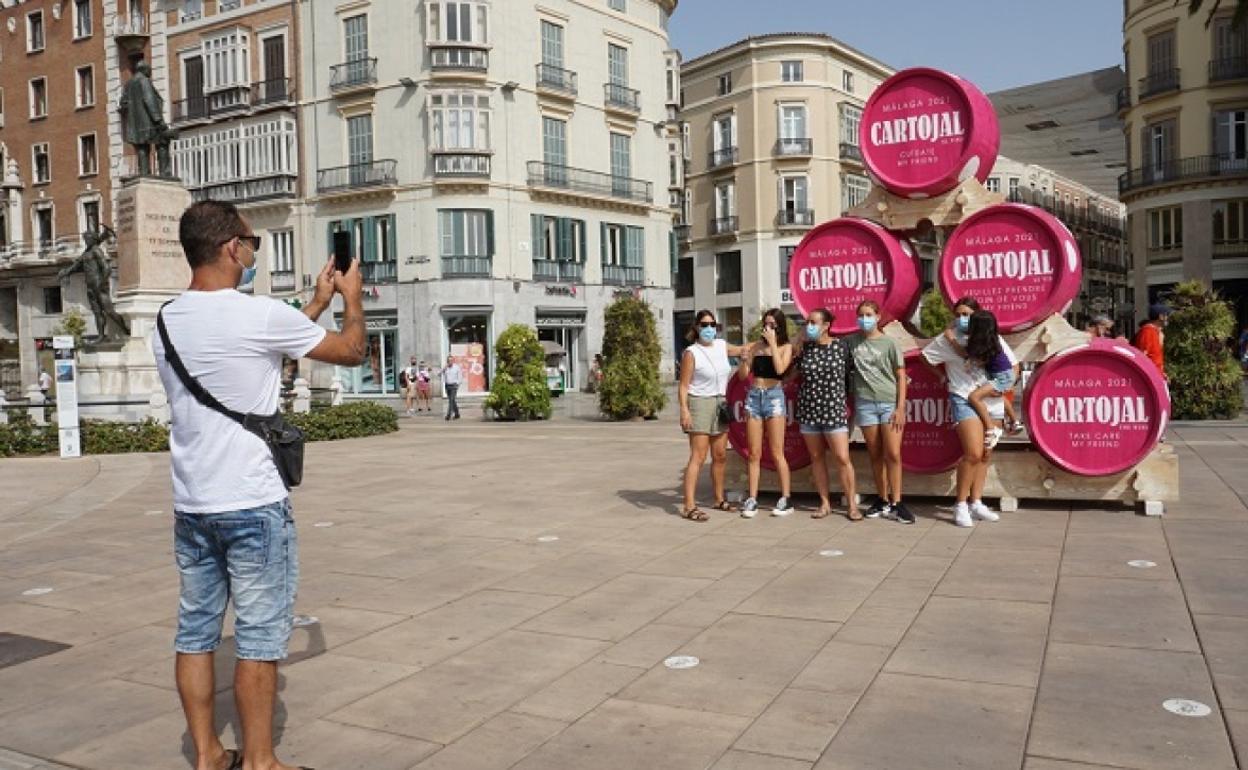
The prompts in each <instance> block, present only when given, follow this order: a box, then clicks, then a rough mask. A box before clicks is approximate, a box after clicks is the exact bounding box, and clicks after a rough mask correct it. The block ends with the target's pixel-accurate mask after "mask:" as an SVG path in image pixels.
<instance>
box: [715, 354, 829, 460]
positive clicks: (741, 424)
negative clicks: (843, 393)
mask: <svg viewBox="0 0 1248 770" xmlns="http://www.w3.org/2000/svg"><path fill="white" fill-rule="evenodd" d="M753 381H754V379H753V377H751V378H750V379H748V380H742V379H740V378H739V377H737V376H736V375H735V374H734V375H733V377H732V380H731V381H730V382H729V383H728V394H727V396H728V408H729V409H731V410H732V424H731V425H729V426H728V443H729V444H731V445H732V448H733V449H735V450H737V454H739V455H741V456H742V457H744V458H745V459H746V460H749V459H750V442H749V440H748V439H747V438H746V435H745V420H746V417H747V415H746V413H745V396H746V394H748V393H749V392H750V385H751V384H752V383H753ZM799 382H800V381H799V380H798V379H796V378H795V379H792V380H789V381H787V382H785V383H784V397H785V400H786V401H788V408H789V418H788V422H787V424H786V426H785V429H784V459H786V460H788V461H789V470H794V471H795V470H798V469H799V468H805V467H806V466H807V465H810V452H809V450H807V449H806V441H805V440H804V439H803V438H802V431H801V427H800V426H799V425H798V424H797V389H798V385H799ZM762 464H763V467H764V468H766V469H768V470H772V471H774V470H775V469H776V462H775V459H774V458H773V457H772V456H771V449H769V448H768V447H767V442H766V441H764V442H763V459H762Z"/></svg>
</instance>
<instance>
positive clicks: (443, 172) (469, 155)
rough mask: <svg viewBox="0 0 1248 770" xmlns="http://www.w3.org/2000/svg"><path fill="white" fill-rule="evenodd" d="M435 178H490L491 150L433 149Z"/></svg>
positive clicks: (453, 179) (451, 179) (450, 179)
mask: <svg viewBox="0 0 1248 770" xmlns="http://www.w3.org/2000/svg"><path fill="white" fill-rule="evenodd" d="M432 153H433V178H434V179H435V180H449V181H456V180H461V181H463V180H474V179H475V180H485V181H488V180H489V178H490V151H489V150H433V151H432Z"/></svg>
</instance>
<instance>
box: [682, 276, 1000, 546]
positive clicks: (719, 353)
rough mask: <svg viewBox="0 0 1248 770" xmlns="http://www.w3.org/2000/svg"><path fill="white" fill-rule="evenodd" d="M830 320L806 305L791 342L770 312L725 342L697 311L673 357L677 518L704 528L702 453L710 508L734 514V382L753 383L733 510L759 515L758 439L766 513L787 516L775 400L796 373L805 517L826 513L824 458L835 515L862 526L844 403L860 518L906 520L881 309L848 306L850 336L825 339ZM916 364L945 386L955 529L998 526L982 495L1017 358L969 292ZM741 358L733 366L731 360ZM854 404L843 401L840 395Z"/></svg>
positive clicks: (894, 376) (782, 421) (899, 400)
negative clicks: (832, 473) (852, 437)
mask: <svg viewBox="0 0 1248 770" xmlns="http://www.w3.org/2000/svg"><path fill="white" fill-rule="evenodd" d="M834 320H835V319H834V317H833V315H832V313H831V312H830V311H828V310H827V309H824V308H819V309H816V310H812V311H811V312H810V313H809V314H808V315H807V317H806V319H805V325H804V327H803V328H802V330H801V333H800V334H799V335H798V337H799V339H797V340H792V341H791V340H790V339H789V333H788V323H787V319H786V318H785V316H784V314H783V313H782V312H781V311H780V310H778V309H772V310H768V311H767V312H766V313H764V314H763V318H762V332H761V336H760V338H759V339H758V341H756V342H753V343H750V344H747V345H731V344H728V343H727V342H726V341H725V340H723V339H721V338H720V337H719V324H718V322H717V321H716V318H715V314H714V313H712V312H711V311H710V310H702V311H699V312H698V314H697V316H696V318H695V321H694V325H693V327H692V328H691V329H690V331H689V340H690V341H691V342H692V343H693V344H691V345H689V346H688V347H687V348H686V349H685V352H684V353H683V354H682V357H681V369H680V372H681V376H680V387H679V391H678V392H679V400H680V425H681V428H682V429H683V430H684V431H685V433H686V434H688V436H689V463H688V465H687V466H686V468H685V478H684V505H683V508H682V515H683V516H684V517H685V518H687V519H690V520H692V521H706V520H707V519H708V518H709V515H708V514H707V512H706V511H704V510H702V509H701V508H699V507H698V505H697V503H696V501H695V491H696V488H697V482H698V474H699V473H700V471H701V469H702V466H703V465H704V464H705V463H706V458H707V455H708V454H709V455H710V458H711V482H712V489H713V491H714V494H715V503H714V505H713V506H712V509H713V510H717V511H733V510H735V508H734V506H733V505H732V504H731V503H729V502H728V500H727V498H726V497H725V490H724V471H725V466H726V463H727V451H728V432H727V431H728V423H729V422H730V421H731V419H732V416H731V414H730V412H729V410H728V408H727V405H726V393H727V388H728V383H729V381H730V379H731V378H732V377H734V376H736V377H740V378H741V379H743V380H752V381H751V385H750V389H749V392H748V394H747V396H746V399H745V404H744V408H745V422H746V438H747V442H748V445H749V494H748V496H747V497H746V499H745V500H744V502H743V503H742V504H741V506H740V514H741V516H743V517H745V518H753V517H754V516H756V515H757V513H758V510H759V506H758V486H759V476H760V472H761V463H762V456H763V446H764V444H765V445H766V446H767V448H768V449H769V450H770V454H771V458H772V462H773V463H774V465H775V470H776V475H777V477H778V479H779V482H780V498H779V500H778V501H777V502H776V504H775V506H774V508H772V512H771V515H773V516H787V515H789V514H791V513H792V512H793V506H792V504H791V502H790V501H789V498H790V496H791V494H790V493H791V485H790V480H791V477H790V472H789V465H788V462H787V460H786V458H785V454H784V435H785V430H786V426H787V422H788V418H789V414H788V409H789V405H788V402H787V399H786V397H785V393H784V382H785V380H786V379H787V378H788V377H791V376H798V375H800V377H801V380H800V384H799V387H798V395H797V408H796V412H797V414H796V415H795V416H796V418H797V422H798V424H799V426H800V429H801V434H802V439H803V440H804V441H805V443H806V448H807V449H808V450H809V453H810V458H811V471H812V472H811V475H812V477H813V479H814V482H815V489H816V490H817V491H818V493H819V508H818V509H817V510H816V511H814V512H813V513H812V514H811V516H812V517H813V518H816V519H821V518H824V517H826V516H828V515H830V514H831V513H832V511H833V506H832V501H831V496H830V492H829V469H828V465H829V461H830V463H831V465H832V466H833V467H834V468H835V470H836V473H837V477H838V480H839V482H840V487H841V492H842V493H843V495H844V499H845V501H846V509H845V516H846V517H847V518H848V519H849V520H850V521H860V520H862V519H863V518H864V514H863V512H862V511H861V510H859V508H858V505H857V502H856V500H857V496H856V491H857V490H856V482H855V476H854V466H853V463H852V461H851V460H850V455H849V433H850V424H849V422H850V421H849V409H848V407H849V405H850V404H851V403H852V404H853V418H854V421H855V422H856V423H857V425H858V427H859V428H860V429H861V431H862V437H863V441H864V442H865V443H866V446H867V452H868V454H869V456H870V459H871V472H872V476H873V480H874V484H875V490H876V496H875V498H874V500H873V501H872V502H871V504H870V506H869V507H868V509H867V511H866V513H865V517H866V518H880V517H885V518H891V519H893V520H895V521H898V522H901V523H904V524H913V523H914V520H915V518H914V514H913V513H912V512H911V511H910V509H909V508H908V507H907V506H906V505H905V503H903V502H902V493H901V492H902V467H901V439H902V435H903V433H904V431H905V426H906V408H905V407H906V376H905V375H906V368H905V361H904V359H903V357H902V353H901V348H900V346H899V345H898V344H897V342H896V340H894V339H892V338H891V337H888V336H886V335H885V334H884V333H883V331H882V330H881V328H880V323H879V321H880V308H879V305H877V304H876V303H875V302H872V301H871V300H866V301H863V302H862V303H860V304H859V305H858V308H857V325H858V331H857V332H856V333H854V334H852V335H849V336H848V337H835V336H833V335H832V333H831V327H832V323H833V321H834ZM923 356H924V358H925V359H926V360H927V361H928V362H929V363H931V364H932V365H933V366H938V367H942V368H943V370H944V374H945V378H946V380H947V382H948V386H949V401H950V412H951V414H952V419H953V421H954V422H955V423H956V424H957V433H958V439H959V442H960V443H961V447H962V458H961V460H960V461H959V463H958V466H957V483H956V488H957V500H956V505H955V507H954V523H955V524H957V525H958V526H960V527H970V526H973V525H974V520H975V519H979V520H982V521H996V520H997V519H998V518H1000V517H999V515H998V514H997V513H996V512H994V511H993V510H991V509H990V508H989V507H988V506H987V505H985V504H984V502H983V500H982V494H983V487H984V481H985V479H986V478H987V473H988V462H989V458H990V457H991V454H992V449H993V447H995V446H996V444H997V442H998V441H999V440H1000V438H1001V436H1002V434H1003V432H1004V431H1003V429H1002V420H1003V418H1004V417H1005V408H1006V403H1005V402H1006V398H1004V394H1006V393H1007V392H1010V388H1011V387H1012V386H1013V382H1014V378H1015V377H1016V376H1017V370H1018V363H1017V360H1016V359H1015V357H1014V353H1013V351H1011V350H1010V348H1009V346H1008V345H1007V344H1006V343H1005V340H1003V339H1001V337H1000V335H999V333H998V331H997V322H996V318H995V317H994V316H993V315H992V313H990V312H988V311H986V310H983V309H981V308H980V306H979V303H978V302H976V301H975V300H974V299H972V298H970V297H965V298H963V299H960V300H958V302H957V303H956V304H955V305H954V321H953V323H952V324H951V326H950V328H949V329H948V330H946V331H945V333H943V334H941V335H939V336H937V337H936V338H935V339H933V340H931V341H930V342H929V343H928V344H927V346H926V347H924V348H923ZM732 358H736V359H738V360H739V362H738V364H737V366H736V367H735V370H734V367H733V366H732V363H731V361H730V359H732ZM851 396H852V398H853V400H852V402H851V401H850V398H851Z"/></svg>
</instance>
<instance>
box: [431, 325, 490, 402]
mask: <svg viewBox="0 0 1248 770" xmlns="http://www.w3.org/2000/svg"><path fill="white" fill-rule="evenodd" d="M491 316H492V311H491V309H490V308H488V307H487V308H445V309H444V310H443V311H442V322H443V328H444V330H445V335H446V341H445V344H444V345H443V350H445V351H446V355H447V356H448V357H449V358H450V359H451V360H453V361H455V362H456V363H457V364H459V367H460V368H461V369H462V370H463V372H464V382H463V384H462V385H460V386H459V395H460V396H474V395H477V396H479V395H484V394H486V393H488V392H489V390H490V341H491V340H492V339H493V333H492V330H491V328H490V319H491ZM445 365H446V361H445V360H443V361H440V362H439V363H438V366H439V367H442V366H445Z"/></svg>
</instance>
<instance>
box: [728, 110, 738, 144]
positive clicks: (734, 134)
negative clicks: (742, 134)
mask: <svg viewBox="0 0 1248 770" xmlns="http://www.w3.org/2000/svg"><path fill="white" fill-rule="evenodd" d="M729 125H730V126H731V127H732V129H731V134H730V135H731V137H732V146H733V147H736V146H737V113H735V112H734V113H732V117H731V118H730V119H729Z"/></svg>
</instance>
